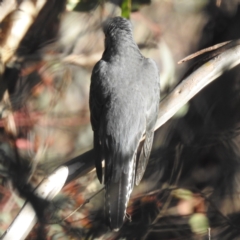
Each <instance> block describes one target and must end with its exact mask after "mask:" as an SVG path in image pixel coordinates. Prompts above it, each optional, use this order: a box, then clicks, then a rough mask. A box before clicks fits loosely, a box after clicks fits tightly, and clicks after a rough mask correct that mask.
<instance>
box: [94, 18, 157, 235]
mask: <svg viewBox="0 0 240 240" xmlns="http://www.w3.org/2000/svg"><path fill="white" fill-rule="evenodd" d="M103 30H104V33H105V51H104V53H103V55H102V59H101V60H100V61H99V62H97V64H96V65H95V67H94V69H93V72H92V77H91V86H90V112H91V124H92V128H93V131H94V151H95V165H96V171H97V176H98V178H99V180H100V182H102V177H103V174H102V172H103V170H102V160H105V171H104V184H105V185H106V196H105V210H106V215H107V217H108V219H107V222H108V225H109V226H110V228H111V229H113V230H115V231H117V230H118V229H119V228H120V227H121V226H122V224H123V221H124V218H125V214H126V208H127V204H128V201H129V197H130V194H131V192H132V189H133V186H134V183H136V184H137V185H138V184H139V182H140V180H141V179H142V176H143V174H144V172H145V168H146V165H147V162H148V159H149V155H150V151H151V148H152V142H153V135H154V126H155V123H156V120H157V116H158V108H159V101H160V83H159V73H158V68H157V66H156V63H155V62H154V61H153V60H151V59H148V58H145V57H144V56H143V55H142V54H141V52H140V50H139V48H138V46H137V44H136V43H135V41H134V39H133V34H132V25H131V22H130V21H128V20H127V19H124V18H121V17H115V18H111V19H108V20H107V22H106V23H105V24H104V28H103ZM144 135H145V136H146V137H145V141H144V143H143V145H142V148H141V152H140V155H139V158H138V160H137V159H136V156H137V150H138V147H139V143H140V141H141V139H142V137H143V136H144Z"/></svg>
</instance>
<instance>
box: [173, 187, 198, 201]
mask: <svg viewBox="0 0 240 240" xmlns="http://www.w3.org/2000/svg"><path fill="white" fill-rule="evenodd" d="M172 195H173V196H174V197H176V198H179V199H183V200H189V199H192V197H193V194H192V192H191V191H189V190H187V189H183V188H179V189H176V190H173V191H172Z"/></svg>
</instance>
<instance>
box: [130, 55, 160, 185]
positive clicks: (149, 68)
mask: <svg viewBox="0 0 240 240" xmlns="http://www.w3.org/2000/svg"><path fill="white" fill-rule="evenodd" d="M145 61H146V65H145V67H144V70H145V72H146V76H145V78H146V79H147V81H148V91H147V92H146V101H147V110H148V112H147V114H146V136H145V141H144V143H143V146H142V149H141V153H140V156H139V159H138V163H137V169H136V180H135V184H136V185H138V184H139V183H140V181H141V179H142V177H143V174H144V172H145V170H146V167H147V163H148V160H149V157H150V153H151V150H152V143H153V137H154V126H155V123H156V121H157V116H158V109H159V102H160V79H159V72H158V68H157V65H156V63H155V62H154V61H153V60H151V59H146V60H145ZM146 79H144V80H145V81H146Z"/></svg>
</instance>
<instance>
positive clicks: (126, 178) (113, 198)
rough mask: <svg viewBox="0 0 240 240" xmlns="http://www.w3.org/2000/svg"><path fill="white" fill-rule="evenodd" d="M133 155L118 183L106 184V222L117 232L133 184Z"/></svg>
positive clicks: (123, 216) (121, 222)
mask: <svg viewBox="0 0 240 240" xmlns="http://www.w3.org/2000/svg"><path fill="white" fill-rule="evenodd" d="M134 161H135V154H134V157H133V159H132V160H131V161H129V168H128V171H124V170H123V171H122V172H121V173H120V178H119V180H118V181H116V182H114V181H110V182H109V183H107V184H106V198H105V210H106V216H107V218H108V219H107V221H108V224H109V226H110V228H111V229H113V230H114V231H118V230H119V229H120V228H121V226H122V225H123V222H124V219H125V214H126V208H127V205H128V201H129V198H130V195H131V192H132V188H133V183H134V172H135V168H134V165H135V164H134Z"/></svg>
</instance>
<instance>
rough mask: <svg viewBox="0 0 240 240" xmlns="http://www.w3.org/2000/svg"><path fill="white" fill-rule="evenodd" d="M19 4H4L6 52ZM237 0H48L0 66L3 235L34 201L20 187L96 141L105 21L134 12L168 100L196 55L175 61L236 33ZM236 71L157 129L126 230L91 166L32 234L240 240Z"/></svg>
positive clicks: (239, 83)
mask: <svg viewBox="0 0 240 240" xmlns="http://www.w3.org/2000/svg"><path fill="white" fill-rule="evenodd" d="M23 2H24V1H21V0H2V1H0V21H1V23H0V46H1V47H0V53H1V56H2V53H3V49H4V46H5V44H6V41H7V40H6V39H7V37H8V34H9V29H11V26H12V24H13V23H14V21H18V20H19V18H21V15H18V14H16V12H18V11H19V6H21V4H22V3H23ZM33 2H34V3H37V2H38V1H33ZM239 3H240V1H238V0H132V1H130V0H123V1H120V0H110V1H104V0H69V1H65V0H48V1H46V4H45V5H44V7H43V8H42V10H41V11H40V13H39V14H38V16H36V17H35V18H34V21H33V24H32V25H31V27H30V28H29V29H28V31H27V33H26V34H25V35H24V38H23V39H22V41H21V42H20V45H19V46H18V47H17V49H16V52H15V54H14V55H13V57H12V58H11V59H10V60H9V61H8V62H7V64H6V65H5V67H4V71H2V72H1V78H0V80H1V81H0V94H1V97H3V100H2V103H1V106H0V107H1V120H0V234H2V233H4V231H5V230H6V229H7V227H8V226H9V224H10V223H11V222H12V221H13V219H14V218H15V216H16V215H17V213H18V212H19V210H20V208H21V207H22V206H23V204H24V201H25V200H26V199H28V195H27V194H25V195H24V194H21V189H25V188H26V186H29V184H28V183H30V184H31V186H36V185H37V184H38V183H39V182H40V181H41V179H42V178H43V177H44V176H46V175H48V174H50V173H51V172H52V171H53V170H54V169H55V168H56V167H57V166H59V165H60V164H62V163H64V162H67V161H68V160H70V159H72V158H73V157H76V156H78V155H80V154H82V153H84V152H85V151H87V150H89V149H91V148H92V130H91V126H90V123H89V108H88V98H89V84H90V77H91V70H92V68H93V66H94V65H95V63H96V62H97V61H98V60H99V59H100V58H101V55H102V53H103V50H104V35H103V33H102V29H101V24H102V22H103V21H104V20H106V19H107V18H109V17H111V16H116V15H122V16H124V17H127V18H130V20H131V21H132V23H133V28H134V38H135V40H136V42H137V44H138V46H139V48H140V50H141V52H142V53H143V55H144V56H146V57H150V58H152V59H154V60H155V61H156V63H157V65H158V67H159V70H160V82H161V96H162V98H163V97H164V96H166V95H167V94H168V93H169V92H170V91H171V90H172V89H173V88H174V87H175V86H176V85H177V84H178V83H179V82H180V81H181V80H182V79H183V78H184V76H185V75H186V74H187V73H188V69H191V66H193V65H194V63H195V59H193V60H191V61H189V62H187V63H184V64H180V65H179V64H177V62H178V61H179V60H181V59H182V58H184V57H185V56H187V55H188V54H191V53H193V52H195V51H198V50H200V49H203V48H205V47H209V46H212V45H214V44H217V43H221V42H224V41H228V40H232V39H238V38H239V35H240V30H239V26H240V8H239ZM19 31H21V29H19ZM239 70H240V67H235V68H234V69H233V70H231V71H229V72H226V73H224V74H223V75H222V76H221V77H220V78H219V79H218V80H216V81H215V82H213V83H211V84H210V85H209V86H207V87H206V88H205V89H203V90H202V91H201V92H200V93H198V94H197V95H196V96H195V97H194V98H193V99H192V100H191V101H190V102H189V103H187V104H186V105H185V106H184V107H183V108H182V109H181V110H180V111H178V113H177V114H176V115H175V116H174V117H173V118H172V119H171V120H169V121H168V122H167V123H165V124H164V125H163V126H162V127H161V128H160V129H158V130H157V131H156V133H155V139H154V146H153V151H152V154H151V159H150V162H149V164H148V167H147V170H146V173H145V175H144V178H143V180H142V182H141V184H140V186H138V187H136V188H135V189H134V191H133V193H132V198H131V200H130V203H129V207H128V210H127V212H128V215H129V217H128V220H127V221H126V223H125V225H124V226H123V228H122V229H121V230H120V231H119V232H117V233H115V232H114V233H113V232H110V231H109V230H108V229H107V228H106V226H105V224H104V214H103V210H104V209H103V192H101V193H99V194H97V195H96V196H94V197H93V198H91V196H93V195H94V194H95V193H96V192H97V191H98V190H99V189H100V188H101V187H102V186H101V185H100V184H99V183H98V180H97V179H96V174H95V172H90V173H88V174H86V175H85V176H83V177H81V178H79V179H76V180H74V181H72V182H70V183H69V184H68V185H66V186H65V187H64V188H63V190H62V192H61V194H59V195H58V196H57V197H56V198H55V199H54V201H53V202H51V203H48V204H47V206H46V208H47V209H46V210H45V213H44V214H41V217H42V218H43V219H42V221H40V222H39V223H38V224H37V225H36V226H35V227H34V229H33V230H32V232H31V234H30V235H29V236H28V238H27V239H29V240H30V239H34V240H35V239H39V240H42V239H53V240H54V239H129V240H131V239H136V240H138V239H149V240H151V239H162V240H170V239H171V240H172V239H176V240H177V239H184V240H185V239H211V240H213V239H223V240H225V239H226V240H232V239H240V227H239V220H240V197H239V187H240V136H239V133H240V132H239V127H240V110H239V109H240V71H239ZM6 89H7V90H8V93H9V97H6V95H4V93H5V90H6ZM6 112H7V113H9V112H11V116H12V118H9V117H7V118H6V117H5V115H6ZM26 191H30V190H26ZM89 198H91V201H90V202H88V199H89ZM79 206H82V207H81V208H80V209H79V210H78V211H77V212H75V213H74V214H72V215H71V216H70V217H68V218H66V217H67V216H68V215H69V214H71V213H72V212H73V211H74V210H75V209H76V208H77V207H79ZM41 210H42V209H41ZM42 215H44V216H42ZM65 218H66V219H65Z"/></svg>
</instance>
